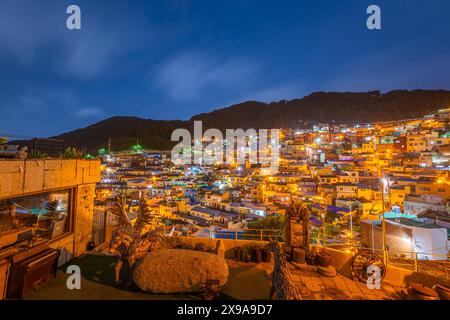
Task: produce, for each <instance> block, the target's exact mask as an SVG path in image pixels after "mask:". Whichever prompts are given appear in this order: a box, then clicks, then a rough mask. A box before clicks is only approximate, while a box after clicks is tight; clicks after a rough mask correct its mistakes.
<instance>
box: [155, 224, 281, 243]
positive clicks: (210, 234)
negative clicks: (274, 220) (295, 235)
mask: <svg viewBox="0 0 450 320" xmlns="http://www.w3.org/2000/svg"><path fill="white" fill-rule="evenodd" d="M158 229H159V230H160V232H163V233H164V235H165V236H173V235H174V234H176V232H172V234H170V233H171V230H172V227H171V226H159V227H158ZM183 235H184V236H186V237H198V238H211V239H230V240H249V241H261V242H263V241H269V240H270V239H274V240H275V239H276V240H278V241H280V242H284V230H281V229H217V228H214V227H212V226H211V227H205V228H203V232H201V233H199V232H198V231H196V232H190V231H189V230H186V231H184V232H183Z"/></svg>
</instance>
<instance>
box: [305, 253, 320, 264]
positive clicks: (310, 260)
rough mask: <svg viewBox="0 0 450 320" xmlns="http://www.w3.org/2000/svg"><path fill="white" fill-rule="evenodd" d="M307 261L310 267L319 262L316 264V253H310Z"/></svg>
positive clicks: (306, 257)
mask: <svg viewBox="0 0 450 320" xmlns="http://www.w3.org/2000/svg"><path fill="white" fill-rule="evenodd" d="M305 260H306V263H307V264H309V265H315V264H317V262H316V255H315V254H314V253H308V254H307V255H306V256H305Z"/></svg>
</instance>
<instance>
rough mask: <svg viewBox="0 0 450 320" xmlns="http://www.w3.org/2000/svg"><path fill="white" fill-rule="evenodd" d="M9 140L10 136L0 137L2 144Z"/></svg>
mask: <svg viewBox="0 0 450 320" xmlns="http://www.w3.org/2000/svg"><path fill="white" fill-rule="evenodd" d="M6 142H8V138H4V137H0V144H5V143H6Z"/></svg>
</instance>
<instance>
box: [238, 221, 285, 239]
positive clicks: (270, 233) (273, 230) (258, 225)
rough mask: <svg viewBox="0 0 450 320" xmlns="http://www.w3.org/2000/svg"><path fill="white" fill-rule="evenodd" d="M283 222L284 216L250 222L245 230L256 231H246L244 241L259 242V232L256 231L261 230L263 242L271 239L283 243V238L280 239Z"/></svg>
mask: <svg viewBox="0 0 450 320" xmlns="http://www.w3.org/2000/svg"><path fill="white" fill-rule="evenodd" d="M284 222H285V220H284V216H280V215H273V216H268V217H266V218H265V219H261V220H256V221H254V222H250V223H248V225H247V228H248V229H257V230H246V231H245V233H244V239H247V240H259V239H260V235H261V232H260V231H258V230H263V240H265V241H268V240H269V239H270V237H272V238H277V239H278V241H284V237H282V233H283V230H284Z"/></svg>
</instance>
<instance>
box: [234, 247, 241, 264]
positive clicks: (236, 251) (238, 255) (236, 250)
mask: <svg viewBox="0 0 450 320" xmlns="http://www.w3.org/2000/svg"><path fill="white" fill-rule="evenodd" d="M234 258H235V259H236V260H237V261H241V259H242V248H241V247H236V248H234Z"/></svg>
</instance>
